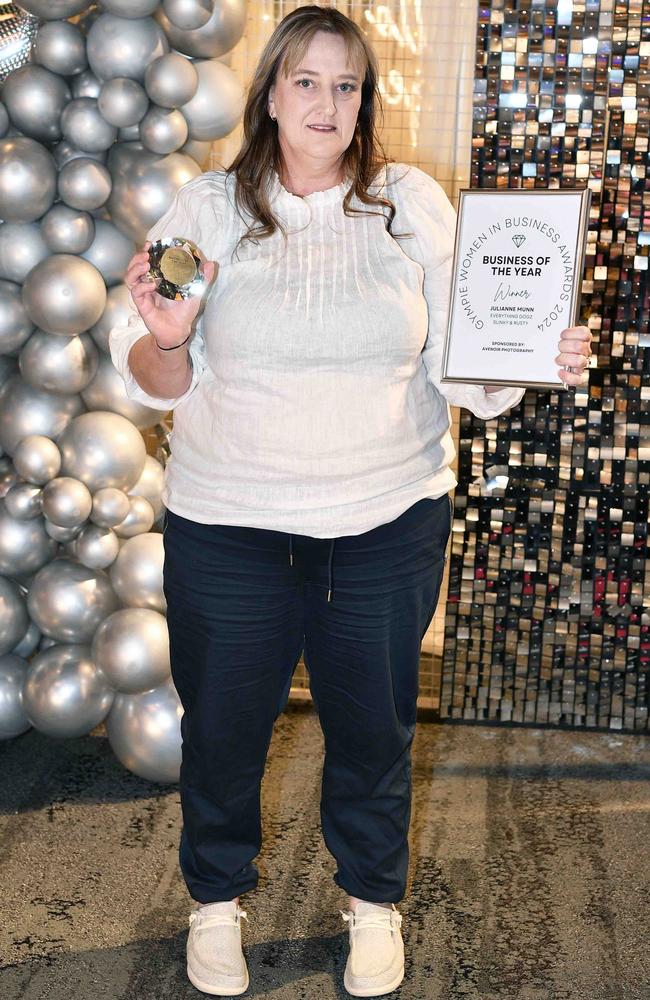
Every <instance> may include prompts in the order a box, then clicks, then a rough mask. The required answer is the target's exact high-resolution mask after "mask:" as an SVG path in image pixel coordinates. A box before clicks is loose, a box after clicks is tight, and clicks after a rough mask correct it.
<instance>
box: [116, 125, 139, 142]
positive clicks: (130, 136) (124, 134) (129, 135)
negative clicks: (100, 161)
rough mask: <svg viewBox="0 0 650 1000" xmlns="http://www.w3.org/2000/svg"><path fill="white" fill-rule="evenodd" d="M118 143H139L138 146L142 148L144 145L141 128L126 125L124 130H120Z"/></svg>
mask: <svg viewBox="0 0 650 1000" xmlns="http://www.w3.org/2000/svg"><path fill="white" fill-rule="evenodd" d="M117 141H118V142H119V143H125V142H129V143H131V142H137V143H138V146H142V143H141V142H140V126H139V125H125V126H124V128H121V129H119V130H118V133H117Z"/></svg>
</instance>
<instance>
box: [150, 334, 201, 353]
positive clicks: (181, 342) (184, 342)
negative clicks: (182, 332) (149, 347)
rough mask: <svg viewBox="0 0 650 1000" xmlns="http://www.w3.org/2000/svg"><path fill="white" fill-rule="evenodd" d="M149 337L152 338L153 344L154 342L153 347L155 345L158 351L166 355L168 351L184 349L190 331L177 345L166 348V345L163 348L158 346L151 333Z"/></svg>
mask: <svg viewBox="0 0 650 1000" xmlns="http://www.w3.org/2000/svg"><path fill="white" fill-rule="evenodd" d="M151 336H152V338H153V342H154V345H155V347H156V349H157V350H158V351H162V352H163V354H166V353H168V352H169V351H177V350H178V349H179V348H181V347H185V345H186V344H187V343H188V341H189V339H190V337H191V336H192V331H191V330H190V332H189V333H188V334H187V336H186V337H185V339H184V340H181V341H180V342H179V343H178V344H170V345H169V346H167V345H166V344H165V345H164V346H163V345H162V344H159V343H158V341H157V340H156V338H155V336H154V334H153V333H152V334H151Z"/></svg>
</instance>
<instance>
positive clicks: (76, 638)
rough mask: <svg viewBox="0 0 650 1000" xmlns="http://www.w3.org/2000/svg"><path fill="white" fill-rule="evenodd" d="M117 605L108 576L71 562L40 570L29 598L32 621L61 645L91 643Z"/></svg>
mask: <svg viewBox="0 0 650 1000" xmlns="http://www.w3.org/2000/svg"><path fill="white" fill-rule="evenodd" d="M26 523H31V522H26ZM117 605H118V602H117V598H116V596H115V594H114V592H113V589H112V587H111V585H110V583H109V580H108V577H107V576H106V574H105V573H103V572H102V571H101V570H93V569H89V568H88V567H87V566H82V565H81V564H80V563H78V562H75V561H73V560H72V559H58V558H57V559H53V560H52V562H50V563H48V565H47V566H44V567H43V568H42V569H41V570H39V572H38V573H37V574H36V576H35V577H34V581H33V583H32V586H31V588H30V591H29V594H28V596H27V608H28V610H29V615H30V617H31V618H32V620H33V621H35V622H36V624H37V625H38V627H39V629H40V630H41V632H43V633H44V634H45V635H49V636H50V637H51V638H52V639H58V640H59V642H90V640H91V639H92V637H93V635H94V633H95V629H96V628H97V626H98V625H99V623H100V622H102V621H103V620H104V618H106V617H107V616H108V615H110V614H112V613H113V611H116V610H117Z"/></svg>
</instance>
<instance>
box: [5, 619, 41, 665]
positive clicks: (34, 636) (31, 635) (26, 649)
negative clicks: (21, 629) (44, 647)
mask: <svg viewBox="0 0 650 1000" xmlns="http://www.w3.org/2000/svg"><path fill="white" fill-rule="evenodd" d="M40 641H41V633H40V632H39V630H38V628H37V627H36V625H34V622H30V623H29V625H28V627H27V631H26V632H25V634H24V636H23V637H22V639H21V640H20V642H19V643H17V644H16V645H15V646H14V648H13V649H12V653H13V654H14V656H23V657H25V659H26V658H27V657H28V656H31V655H32V653H33V652H34V650H36V649H38V644H39V642H40Z"/></svg>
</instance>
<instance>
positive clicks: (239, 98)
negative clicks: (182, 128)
mask: <svg viewBox="0 0 650 1000" xmlns="http://www.w3.org/2000/svg"><path fill="white" fill-rule="evenodd" d="M194 65H195V66H196V70H197V73H198V75H199V86H198V88H197V91H196V93H195V95H194V97H193V98H192V100H191V101H188V103H187V104H184V105H183V107H182V112H183V115H184V116H185V118H186V119H187V124H188V126H189V134H190V137H191V138H192V139H201V140H206V139H221V138H223V136H226V135H228V133H229V132H232V130H233V129H234V127H235V125H236V124H237V122H238V121H239V120H240V118H241V116H242V113H243V111H244V90H243V88H242V85H241V83H240V82H239V80H238V78H237V77H236V76H235V74H234V73H233V71H232V70H231V69H230V68H229V67H228V66H224V64H223V63H222V62H219V60H218V59H206V60H199V61H197V62H196V63H195V64H194Z"/></svg>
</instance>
